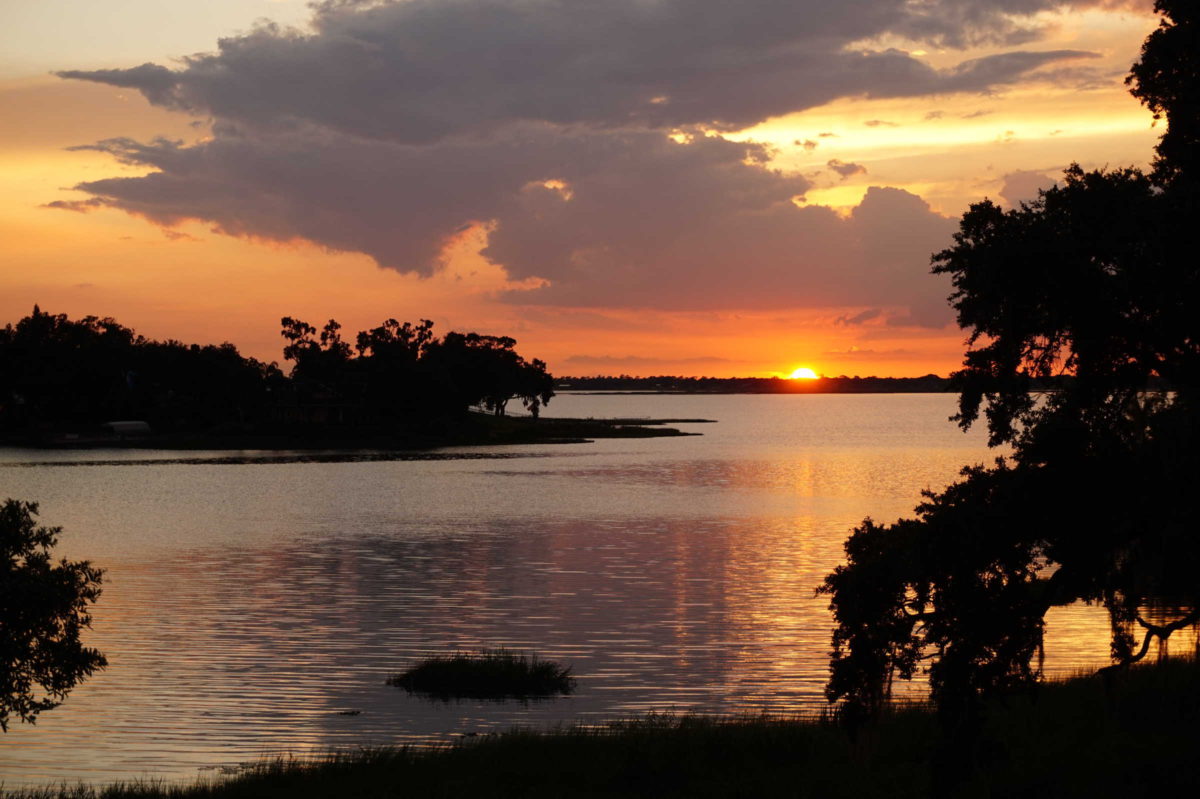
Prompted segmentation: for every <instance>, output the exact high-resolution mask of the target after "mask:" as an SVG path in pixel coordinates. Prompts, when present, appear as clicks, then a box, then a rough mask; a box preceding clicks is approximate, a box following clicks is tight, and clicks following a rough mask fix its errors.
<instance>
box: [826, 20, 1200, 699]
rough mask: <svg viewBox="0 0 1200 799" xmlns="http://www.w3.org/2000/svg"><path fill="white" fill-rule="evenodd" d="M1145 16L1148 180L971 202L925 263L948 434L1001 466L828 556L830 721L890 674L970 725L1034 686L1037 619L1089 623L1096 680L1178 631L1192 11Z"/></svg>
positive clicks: (1183, 621) (1189, 467) (1119, 178)
mask: <svg viewBox="0 0 1200 799" xmlns="http://www.w3.org/2000/svg"><path fill="white" fill-rule="evenodd" d="M1157 8H1158V10H1159V11H1160V12H1161V13H1163V15H1164V19H1163V24H1162V26H1161V27H1160V28H1159V30H1158V31H1156V32H1155V33H1154V34H1152V35H1151V37H1150V38H1149V39H1148V40H1147V41H1146V44H1145V48H1144V50H1143V56H1142V61H1141V62H1140V63H1139V64H1137V65H1135V66H1134V68H1133V72H1132V75H1131V83H1132V84H1133V85H1134V89H1133V92H1134V94H1135V95H1136V96H1138V97H1139V98H1141V99H1142V100H1143V101H1144V102H1146V103H1147V105H1149V106H1150V108H1151V109H1152V110H1154V111H1155V112H1156V114H1162V115H1164V116H1166V118H1167V121H1168V130H1167V133H1166V134H1164V135H1163V137H1162V140H1161V142H1160V144H1159V148H1158V162H1157V164H1156V168H1155V171H1154V173H1153V174H1151V175H1144V174H1142V173H1141V172H1140V171H1138V170H1136V169H1118V170H1113V171H1096V172H1084V171H1083V170H1082V169H1080V168H1079V167H1078V166H1072V167H1071V168H1070V169H1068V170H1067V171H1066V173H1065V175H1064V180H1063V182H1062V184H1060V185H1057V186H1055V187H1054V188H1052V189H1049V190H1046V191H1043V192H1041V193H1040V196H1039V198H1038V199H1037V200H1036V201H1034V202H1032V203H1027V204H1022V205H1021V207H1019V208H1015V209H1011V210H1003V209H1001V208H999V207H997V206H996V205H994V204H993V203H991V202H990V201H986V200H985V201H983V202H981V203H977V204H975V205H972V206H971V208H970V210H969V211H968V212H967V213H966V214H964V216H963V218H962V221H961V225H960V231H959V233H957V234H956V235H955V237H954V246H952V247H950V248H948V249H946V250H944V251H942V252H940V253H937V254H936V255H935V256H934V257H933V264H934V269H933V271H934V272H935V273H939V274H947V275H949V276H950V277H951V279H952V280H953V285H954V293H953V294H952V295H951V298H950V299H951V302H952V304H953V306H954V308H955V309H956V311H957V312H958V322H959V325H960V326H961V327H963V328H964V329H966V330H968V331H970V332H969V338H968V345H969V346H970V349H969V350H968V351H967V353H966V355H965V359H964V368H963V369H962V370H961V371H960V372H958V373H957V374H956V375H955V376H954V377H955V381H956V384H957V386H958V387H959V389H960V390H961V395H960V403H959V414H958V415H957V416H956V417H955V419H956V420H957V421H958V422H959V424H960V425H961V426H962V427H964V428H968V427H970V426H971V425H972V424H974V423H976V422H977V421H978V420H979V419H980V416H981V414H982V416H983V417H984V418H985V419H986V423H987V427H988V431H989V443H990V444H992V445H1011V446H1012V456H1011V460H1004V459H1001V460H998V461H997V463H996V465H995V467H993V468H984V467H974V468H970V469H967V470H965V471H964V472H963V479H962V480H961V481H959V482H958V483H955V484H954V485H951V486H950V487H949V488H947V489H946V490H944V491H942V492H940V493H931V492H927V493H926V494H925V502H924V503H923V504H921V505H920V506H919V507H918V508H917V510H916V517H915V518H913V519H903V520H901V521H899V522H897V523H896V524H892V525H879V524H876V523H875V522H873V521H872V520H870V519H867V520H866V521H864V522H863V524H862V525H861V526H859V527H858V528H856V529H855V530H854V531H853V533H852V535H851V537H850V538H849V540H848V541H847V542H846V555H847V562H846V564H845V565H843V566H841V567H839V568H838V569H836V570H835V571H834V572H833V573H832V574H830V575H829V576H828V577H827V579H826V581H825V583H824V585H823V586H822V587H821V589H820V591H821V592H823V593H825V594H827V595H828V596H829V597H830V601H831V609H832V610H833V612H834V617H835V621H836V623H837V626H836V629H835V632H834V636H833V655H832V661H831V676H830V682H829V684H828V687H827V695H828V697H829V698H830V700H831V701H835V700H841V701H842V711H843V712H844V713H845V714H846V715H847V717H850V718H856V717H859V716H860V715H861V714H864V713H865V714H871V713H874V712H877V711H878V710H880V708H881V707H882V705H883V704H884V702H885V701H886V699H887V697H888V689H889V686H890V683H891V680H892V679H893V678H894V677H900V678H902V679H908V678H911V677H912V676H913V675H914V674H915V673H917V671H918V670H919V669H921V668H922V667H923V665H924V664H926V663H928V664H929V665H928V672H929V678H930V683H931V689H932V695H933V698H934V699H935V700H936V701H937V702H938V704H939V706H940V707H941V709H942V710H943V712H944V713H945V714H947V716H948V717H950V718H954V719H959V720H962V719H969V718H971V716H972V714H973V713H974V712H975V710H976V709H977V708H978V706H979V704H978V703H979V701H980V699H981V698H982V697H985V696H986V695H988V694H991V693H995V692H1003V691H1007V690H1010V689H1012V688H1014V687H1016V686H1020V685H1026V684H1029V683H1031V682H1033V681H1034V680H1036V679H1037V678H1038V677H1040V674H1041V658H1040V654H1041V648H1042V630H1043V619H1044V616H1045V613H1046V611H1047V610H1048V609H1049V608H1050V607H1051V606H1053V605H1056V604H1065V603H1068V602H1072V601H1075V600H1080V599H1082V600H1089V601H1099V602H1102V603H1103V604H1104V605H1105V606H1106V607H1107V609H1108V611H1109V614H1110V618H1111V620H1112V628H1113V636H1112V641H1111V645H1112V654H1113V659H1114V666H1115V667H1124V666H1127V665H1128V664H1129V663H1131V662H1134V661H1136V660H1138V659H1140V658H1142V657H1144V656H1145V654H1146V653H1147V652H1148V651H1149V647H1150V643H1151V641H1152V639H1153V638H1156V637H1157V638H1159V639H1160V640H1163V641H1165V639H1166V638H1167V637H1169V636H1170V634H1171V633H1172V632H1174V631H1175V630H1178V629H1181V628H1183V627H1186V626H1189V625H1192V626H1194V625H1196V624H1197V623H1198V622H1200V610H1198V609H1200V540H1198V536H1197V535H1196V530H1195V518H1196V513H1197V511H1198V510H1200V508H1197V506H1196V502H1195V499H1194V494H1195V485H1196V484H1197V482H1198V481H1200V455H1198V454H1197V453H1198V452H1200V407H1198V405H1197V402H1198V399H1200V398H1198V397H1197V388H1200V315H1197V314H1196V310H1195V309H1196V308H1198V307H1200V302H1198V300H1200V262H1198V261H1197V259H1196V256H1195V253H1196V252H1197V250H1196V232H1195V230H1196V225H1195V219H1196V216H1195V213H1194V212H1195V209H1196V208H1197V205H1196V188H1195V185H1196V184H1195V174H1196V172H1195V165H1194V163H1193V162H1192V160H1191V159H1193V158H1194V154H1195V151H1196V146H1195V145H1196V138H1195V131H1196V125H1197V111H1198V108H1197V100H1198V99H1200V81H1198V80H1197V70H1196V63H1197V61H1196V59H1197V49H1196V48H1195V47H1192V48H1191V49H1190V50H1189V49H1188V47H1189V44H1188V43H1191V44H1192V45H1194V44H1195V42H1196V30H1197V21H1198V19H1200V9H1198V8H1197V7H1196V6H1195V4H1187V3H1180V2H1163V1H1162V0H1160V2H1159V3H1158V4H1157ZM1185 51H1186V52H1185ZM1180 142H1182V144H1181V143H1180ZM1053 379H1057V380H1058V382H1057V383H1056V388H1055V390H1053V391H1049V392H1035V391H1033V390H1032V389H1033V388H1034V387H1035V381H1043V383H1044V381H1047V380H1053ZM1136 636H1140V637H1141V639H1142V640H1141V643H1140V645H1139V644H1138V642H1137V637H1136Z"/></svg>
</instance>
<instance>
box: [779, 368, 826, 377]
mask: <svg viewBox="0 0 1200 799" xmlns="http://www.w3.org/2000/svg"><path fill="white" fill-rule="evenodd" d="M820 377H821V376H820V375H819V374H817V373H816V372H814V371H813V370H812V369H809V368H808V367H807V366H801V367H800V368H798V369H797V370H796V371H794V372H792V373H791V374H790V375H788V376H787V379H788V380H817V379H819V378H820Z"/></svg>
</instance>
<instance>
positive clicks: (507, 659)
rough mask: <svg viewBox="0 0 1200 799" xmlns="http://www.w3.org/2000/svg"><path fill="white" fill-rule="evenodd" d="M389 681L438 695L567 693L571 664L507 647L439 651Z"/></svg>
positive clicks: (497, 696)
mask: <svg viewBox="0 0 1200 799" xmlns="http://www.w3.org/2000/svg"><path fill="white" fill-rule="evenodd" d="M387 684H388V685H394V686H396V687H398V688H403V689H404V690H406V691H408V692H409V693H410V694H411V693H424V694H432V695H434V696H438V697H444V698H450V697H465V698H472V699H505V698H509V697H513V698H527V697H537V696H553V695H555V694H569V693H571V691H573V690H574V688H575V678H574V677H572V676H571V667H570V666H562V665H561V664H559V663H557V662H555V661H553V660H540V659H539V658H538V656H537V655H524V654H520V653H517V652H513V651H511V650H508V649H482V650H480V651H478V652H474V653H471V652H455V653H454V654H452V655H438V656H435V657H431V658H428V659H427V660H423V661H421V662H420V663H418V664H417V665H416V666H413V667H412V668H411V669H409V670H408V671H406V672H404V673H403V674H397V675H394V676H392V677H389V678H388V680H387Z"/></svg>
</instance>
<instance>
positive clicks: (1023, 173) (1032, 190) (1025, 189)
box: [1000, 169, 1057, 208]
mask: <svg viewBox="0 0 1200 799" xmlns="http://www.w3.org/2000/svg"><path fill="white" fill-rule="evenodd" d="M1056 180H1057V178H1056V176H1054V175H1050V174H1048V173H1046V172H1045V171H1042V170H1037V169H1021V170H1017V171H1016V172H1009V173H1008V174H1007V175H1005V176H1004V184H1003V185H1002V186H1001V187H1000V196H1001V197H1003V198H1004V201H1005V202H1006V203H1008V204H1009V206H1011V207H1013V208H1016V207H1017V206H1018V205H1020V204H1021V203H1023V202H1031V201H1033V200H1036V199H1037V197H1038V191H1039V190H1040V189H1048V188H1050V187H1051V186H1053V185H1054V183H1055V181H1056Z"/></svg>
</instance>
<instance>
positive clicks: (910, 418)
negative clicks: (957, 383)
mask: <svg viewBox="0 0 1200 799" xmlns="http://www.w3.org/2000/svg"><path fill="white" fill-rule="evenodd" d="M954 403H955V397H954V396H953V395H864V396H851V395H840V396H838V395H826V396H594V395H564V396H559V397H556V398H555V399H554V400H553V402H552V403H551V404H550V406H549V407H548V409H547V411H548V413H549V415H561V416H621V417H626V416H651V417H676V418H681V417H687V418H697V417H699V418H707V419H715V420H717V422H718V423H717V424H708V425H687V426H683V427H684V429H687V430H688V431H690V432H698V433H702V434H703V435H700V436H693V437H687V438H669V439H647V440H627V441H620V440H609V441H598V442H595V443H593V444H584V445H560V446H550V445H539V446H520V447H507V448H491V449H484V448H454V449H446V450H439V451H438V452H436V453H433V454H432V455H422V456H419V457H416V458H403V457H401V458H397V457H395V456H394V455H386V456H381V455H374V456H371V457H369V458H367V459H359V460H341V459H338V458H328V457H322V458H312V457H309V456H300V457H288V456H286V455H281V454H280V453H262V452H259V453H254V452H247V453H228V452H220V453H216V452H214V453H194V452H189V453H186V454H185V455H184V457H180V453H176V452H160V451H129V450H108V451H100V450H89V451H80V452H52V451H44V450H38V451H33V450H24V451H22V450H5V451H0V498H3V497H4V496H12V497H18V498H22V499H27V500H34V501H37V502H39V503H40V504H41V521H42V522H43V523H44V524H51V525H61V526H63V528H64V532H63V535H62V537H61V540H60V543H59V548H58V551H59V552H60V553H61V554H63V555H66V556H68V557H71V558H87V559H90V560H92V561H94V562H95V563H96V564H97V565H99V566H102V567H103V568H104V569H105V570H106V576H105V585H104V593H103V596H102V597H101V599H100V602H99V604H98V605H97V606H96V609H95V614H94V615H95V626H94V630H93V631H92V632H91V634H90V635H89V639H88V642H89V644H90V645H92V646H95V647H98V648H99V649H100V650H102V651H103V652H105V653H106V654H107V656H108V659H109V667H108V669H107V670H106V671H104V672H102V673H100V674H98V675H96V676H95V677H93V678H92V679H90V680H89V681H87V682H86V683H84V684H83V685H82V686H80V687H79V688H77V689H76V690H75V691H74V693H73V694H72V695H71V696H70V698H69V699H68V700H67V702H66V704H65V705H63V706H62V707H60V708H57V709H55V710H53V711H50V712H48V713H45V714H43V715H42V717H41V718H40V720H39V721H38V723H37V725H36V726H33V727H31V726H29V725H13V727H12V728H11V729H10V731H9V733H8V734H7V735H3V736H0V782H3V783H4V784H6V785H8V786H13V785H19V784H25V783H39V782H49V781H54V782H58V781H63V780H68V781H75V780H89V781H111V780H115V779H126V778H131V777H139V776H154V777H159V778H166V779H187V778H193V777H195V776H197V775H199V774H205V773H212V770H214V769H222V768H229V767H236V765H237V764H239V763H242V762H245V761H249V760H254V759H256V758H259V757H262V756H265V755H272V754H280V753H291V754H296V755H303V754H307V753H314V752H324V751H327V750H330V749H335V748H345V747H355V746H361V745H378V744H388V743H401V742H407V741H427V740H430V739H434V738H444V737H449V736H455V735H461V734H464V733H475V732H485V731H490V730H498V729H507V728H510V727H512V726H515V725H524V726H539V727H544V726H552V725H555V724H559V723H570V722H575V721H584V722H593V721H594V722H598V721H602V720H606V719H612V718H614V717H620V716H627V715H630V714H635V713H642V712H645V711H648V710H670V709H675V710H679V711H685V710H688V711H700V712H722V713H728V712H732V713H758V712H762V711H767V712H771V713H798V712H806V711H812V710H816V709H818V708H820V707H821V706H823V704H824V700H823V699H822V694H821V691H822V687H823V684H824V680H825V675H826V665H827V658H828V650H829V634H830V618H829V613H828V611H827V609H826V604H827V600H824V599H819V598H816V597H814V595H813V590H814V588H815V587H816V586H817V585H818V584H819V583H820V582H821V579H822V578H823V576H824V575H825V574H826V573H827V572H828V571H829V570H830V569H832V568H833V567H834V566H835V565H836V564H837V563H838V562H839V560H840V558H841V554H842V552H841V545H842V542H843V540H844V539H845V537H846V534H847V531H848V530H849V529H850V528H851V527H853V526H854V525H855V524H857V523H858V522H859V521H861V520H862V518H863V517H864V516H866V515H870V516H872V517H874V518H876V519H880V520H892V519H894V518H896V517H898V516H900V515H903V514H907V513H909V512H910V511H911V508H912V506H913V505H914V504H915V503H916V502H917V501H918V500H919V498H920V491H921V489H923V488H927V487H928V488H939V487H941V486H944V485H945V484H946V483H948V482H950V481H951V480H953V479H954V477H955V476H956V474H957V473H958V471H959V470H960V469H961V468H962V467H963V466H965V465H967V464H974V463H980V462H985V461H990V460H991V459H992V458H993V457H994V453H990V452H989V451H988V450H987V449H986V447H985V446H984V438H983V436H982V434H980V433H977V432H972V433H971V434H964V433H962V432H961V431H959V430H958V429H957V428H956V427H955V426H954V425H953V424H950V423H949V422H947V421H946V420H947V417H948V416H949V415H950V414H951V413H953V411H954ZM1106 634H1107V621H1106V618H1105V616H1104V615H1103V613H1102V612H1098V611H1097V609H1095V608H1087V607H1083V606H1077V607H1072V608H1067V609H1059V610H1056V611H1054V612H1053V613H1052V615H1051V618H1050V629H1049V641H1048V658H1047V666H1048V669H1049V670H1050V671H1051V672H1063V671H1069V670H1073V669H1077V668H1082V667H1086V666H1091V665H1095V664H1098V663H1101V662H1103V661H1104V659H1105V656H1106V645H1105V641H1106ZM480 646H507V647H513V648H518V649H527V650H536V651H537V652H538V653H539V654H542V655H544V656H546V657H550V658H555V659H560V660H565V661H568V662H569V663H571V664H573V666H574V668H575V672H576V674H577V675H578V678H579V682H578V691H577V692H576V693H575V694H574V695H572V696H570V697H566V698H561V699H556V700H549V701H542V702H531V703H529V704H521V703H515V702H502V703H498V702H475V701H470V702H465V701H464V702H459V703H437V702H430V701H427V700H423V699H419V698H414V697H410V696H408V695H406V694H405V693H404V692H403V691H400V690H398V689H393V688H388V687H386V686H385V685H384V684H383V683H384V679H385V678H386V677H387V676H388V675H389V674H391V673H394V672H396V671H399V670H402V669H403V668H404V667H405V666H407V665H409V664H410V663H411V662H412V661H413V660H414V659H415V658H417V657H419V656H422V655H425V654H428V653H430V652H444V651H448V650H453V649H460V648H475V647H480Z"/></svg>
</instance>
